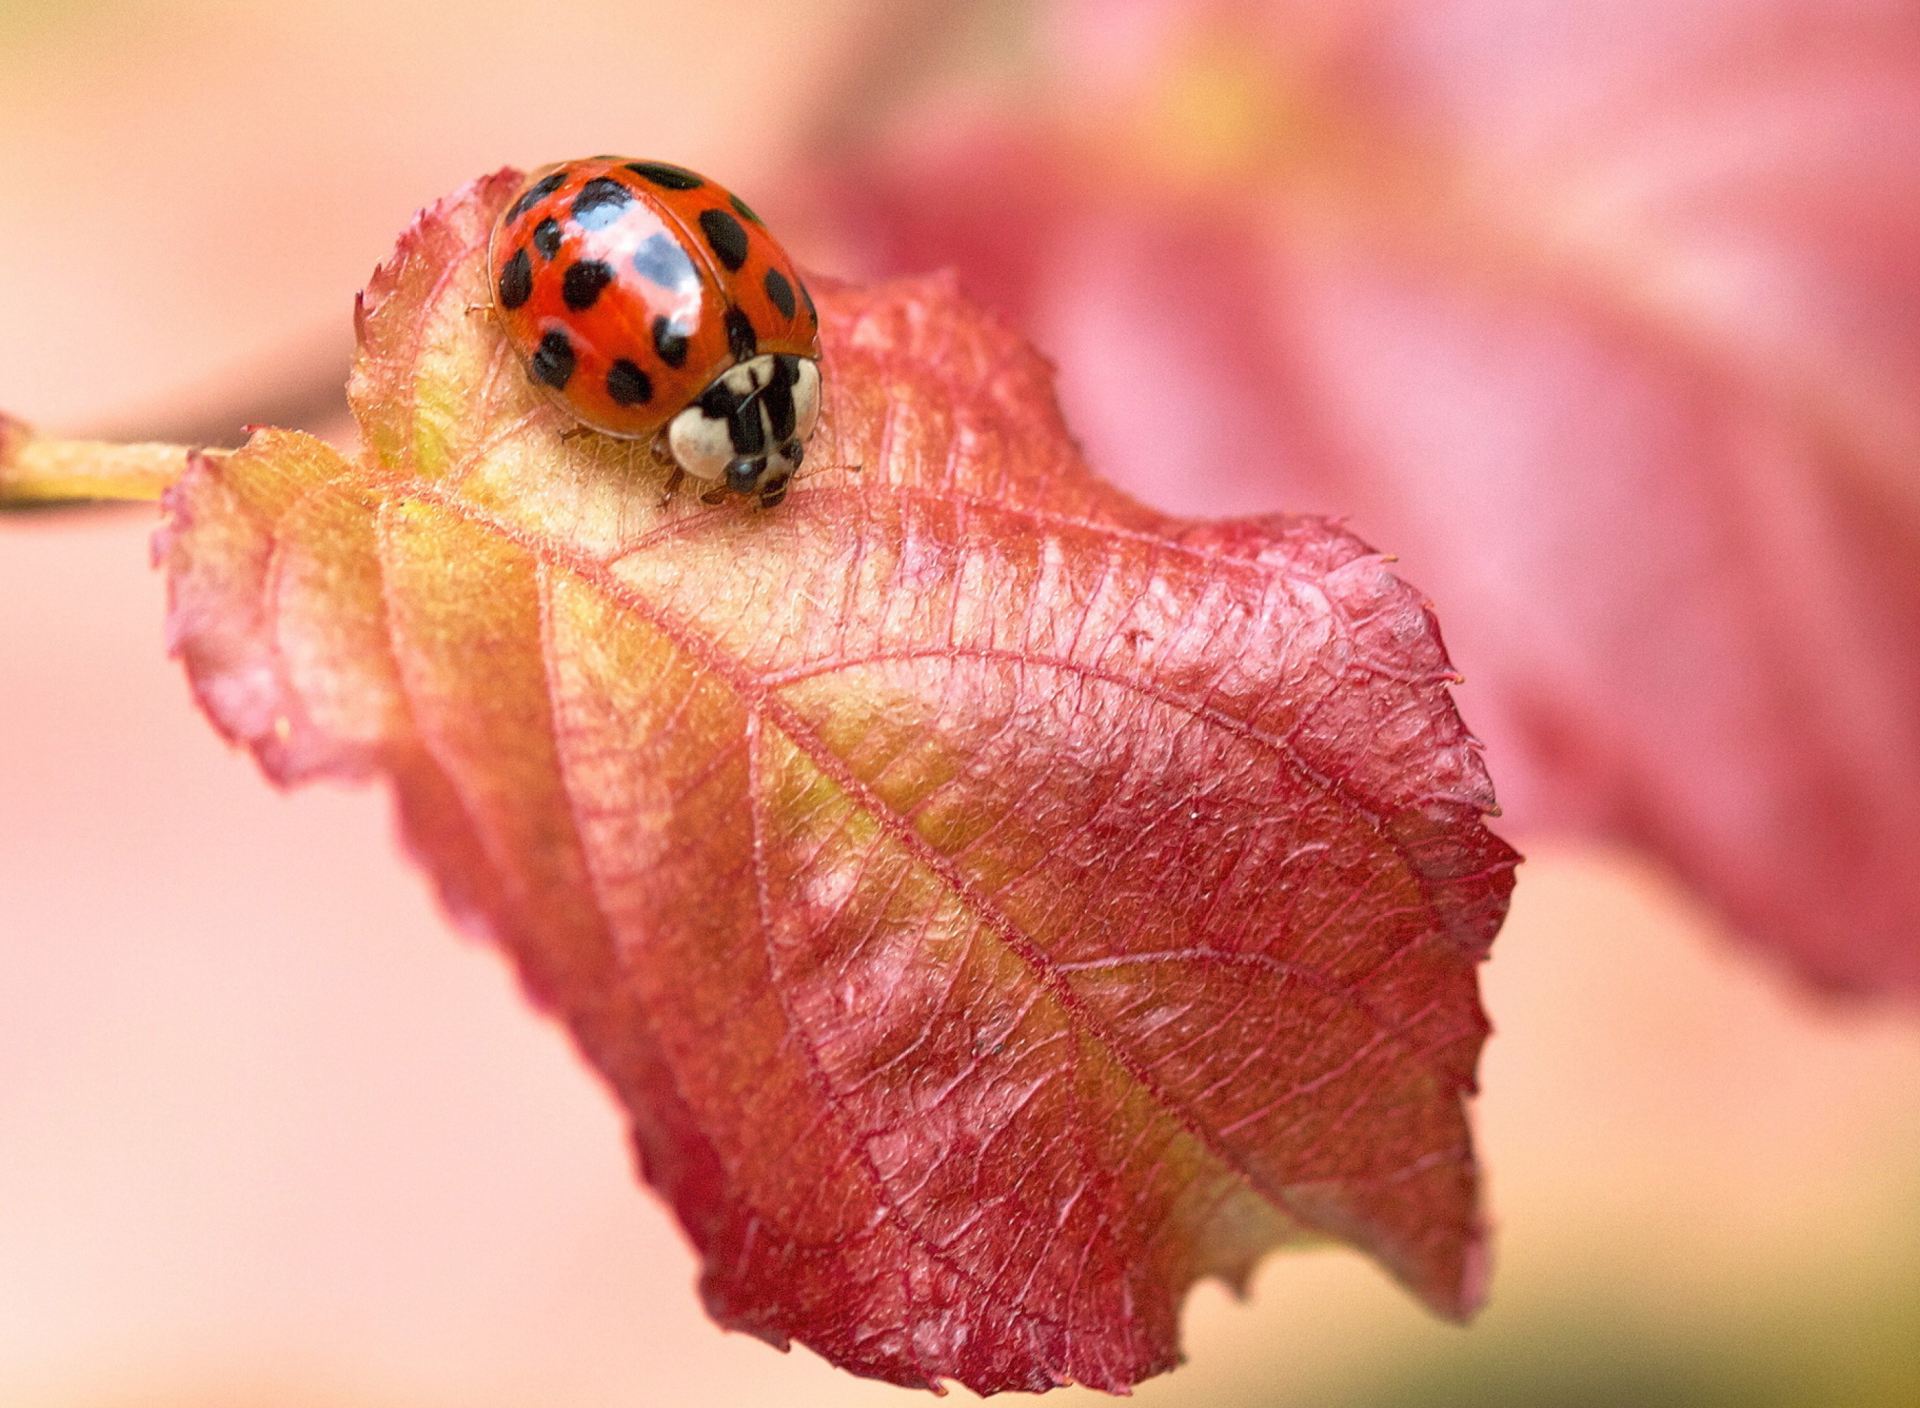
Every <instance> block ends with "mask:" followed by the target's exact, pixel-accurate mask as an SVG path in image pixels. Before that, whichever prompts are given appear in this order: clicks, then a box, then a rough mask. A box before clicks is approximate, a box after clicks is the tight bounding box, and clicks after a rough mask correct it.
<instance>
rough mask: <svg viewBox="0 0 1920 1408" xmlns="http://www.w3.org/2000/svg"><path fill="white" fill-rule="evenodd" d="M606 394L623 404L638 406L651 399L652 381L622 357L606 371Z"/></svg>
mask: <svg viewBox="0 0 1920 1408" xmlns="http://www.w3.org/2000/svg"><path fill="white" fill-rule="evenodd" d="M607 395H609V396H611V397H612V398H613V399H614V400H615V401H617V402H619V403H620V404H621V405H623V406H638V405H641V404H642V403H644V402H647V401H651V400H652V399H653V382H652V380H651V379H650V378H649V377H648V376H647V374H646V373H645V372H643V371H641V370H640V368H638V367H636V366H635V365H634V364H633V363H632V362H629V361H628V360H627V359H626V358H625V357H622V358H621V359H620V360H619V361H617V362H615V363H614V364H613V366H612V368H611V369H610V370H609V371H608V372H607Z"/></svg>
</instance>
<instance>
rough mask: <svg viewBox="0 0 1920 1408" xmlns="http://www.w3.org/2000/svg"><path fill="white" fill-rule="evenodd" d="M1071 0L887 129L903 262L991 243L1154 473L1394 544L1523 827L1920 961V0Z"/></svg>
mask: <svg viewBox="0 0 1920 1408" xmlns="http://www.w3.org/2000/svg"><path fill="white" fill-rule="evenodd" d="M1045 9H1046V15H1045V23H1044V24H1043V25H1042V27H1041V33H1042V35H1043V36H1045V39H1046V41H1047V42H1045V43H1043V44H1040V45H1038V46H1036V51H1037V53H1038V54H1039V56H1040V57H1039V58H1038V59H1037V60H1036V61H1035V63H1034V66H1033V70H1032V71H1031V72H1028V73H1026V74H1024V75H1023V78H1022V83H1021V86H1020V87H1019V88H1018V90H1017V92H1014V93H1012V94H1010V95H1009V96H1007V97H1006V98H1005V99H1004V100H1003V101H1001V102H999V103H998V104H997V105H996V104H995V103H992V102H989V101H986V100H984V99H983V98H982V96H981V94H980V93H979V92H978V91H975V90H974V89H968V90H965V91H961V92H956V91H954V90H952V89H951V88H938V87H936V88H932V89H929V90H925V91H923V92H922V93H921V94H920V95H919V97H918V99H917V100H916V109H915V111H914V113H913V114H912V120H910V121H908V120H895V121H893V122H891V124H890V125H889V126H888V127H887V128H886V129H885V130H886V131H887V132H889V133H893V134H896V135H892V136H889V137H886V138H885V139H882V138H880V137H875V138H874V139H873V140H872V141H870V142H869V143H868V144H867V146H866V148H865V150H864V151H850V150H848V149H846V148H843V149H842V150H843V152H844V153H845V156H844V160H843V165H842V169H841V171H840V173H839V175H840V179H839V181H838V182H837V183H835V184H833V185H832V186H831V187H830V189H831V190H832V192H833V194H834V197H835V199H836V201H837V204H836V205H835V206H833V207H832V209H833V212H834V213H835V214H836V215H837V216H839V217H840V219H841V221H842V223H843V224H844V226H845V227H846V228H847V229H848V230H850V231H852V232H854V233H855V234H857V236H858V237H859V239H860V241H861V242H862V244H863V245H864V247H866V248H868V249H869V250H870V251H872V253H873V256H874V263H873V268H874V269H875V270H876V271H877V272H888V271H899V270H914V269H924V268H933V267H939V266H941V265H952V266H955V267H956V268H957V270H958V273H959V278H960V280H961V283H962V285H963V287H965V288H966V289H967V290H969V291H970V292H971V293H972V294H974V295H975V296H978V297H981V298H982V299H984V300H985V301H986V302H988V303H989V304H990V305H991V306H994V307H997V308H998V309H1000V310H1001V311H1002V312H1003V313H1005V314H1007V315H1009V316H1010V317H1011V318H1013V319H1014V320H1015V321H1016V322H1017V323H1018V324H1020V325H1022V326H1024V327H1025V328H1026V329H1027V330H1028V331H1029V332H1030V333H1031V334H1032V335H1033V336H1034V337H1035V339H1036V340H1037V341H1038V342H1039V343H1040V345H1041V346H1042V347H1043V348H1044V350H1045V351H1046V352H1047V353H1048V354H1049V355H1050V356H1052V357H1054V358H1056V359H1057V360H1058V362H1059V364H1060V368H1061V395H1062V399H1063V402H1064V405H1065V407H1066V411H1067V414H1068V418H1069V420H1070V421H1071V423H1072V424H1073V425H1074V427H1075V430H1076V432H1077V433H1078V434H1079V435H1080V436H1081V437H1082V438H1083V439H1084V441H1085V443H1086V444H1087V446H1088V451H1089V456H1090V458H1091V460H1092V462H1093V463H1094V465H1095V466H1096V467H1098V468H1099V469H1101V470H1102V471H1103V472H1104V473H1107V474H1110V475H1111V476H1112V477H1113V478H1114V479H1115V480H1116V481H1118V482H1119V483H1121V484H1122V485H1125V486H1127V487H1128V488H1130V489H1132V490H1133V491H1135V492H1137V493H1139V494H1141V495H1142V496H1143V497H1145V498H1147V499H1148V500H1150V501H1152V502H1155V503H1157V504H1160V505H1162V506H1165V507H1169V508H1172V509H1175V510H1183V511H1211V512H1221V511H1246V510H1248V509H1256V508H1259V507H1262V506H1267V505H1273V504H1280V503H1284V504H1287V505H1288V506H1290V507H1295V508H1309V509H1321V510H1324V511H1328V512H1337V513H1342V514H1347V515H1350V516H1351V521H1352V523H1353V524H1354V526H1355V528H1356V529H1357V531H1360V532H1362V533H1363V534H1365V535H1366V536H1367V537H1369V538H1371V539H1373V540H1374V541H1379V542H1387V543H1391V544H1393V545H1394V547H1395V550H1396V551H1397V552H1398V553H1400V555H1401V556H1402V558H1403V560H1404V561H1405V563H1406V570H1407V571H1408V572H1409V574H1410V575H1412V576H1413V577H1414V578H1415V579H1416V580H1418V581H1420V582H1421V583H1422V585H1423V586H1425V587H1427V588H1428V589H1429V590H1431V591H1432V592H1433V594H1434V596H1435V598H1436V599H1437V600H1439V601H1442V602H1444V603H1445V604H1446V607H1447V620H1448V625H1449V632H1448V634H1449V642H1450V644H1451V646H1452V647H1453V654H1454V658H1455V659H1456V660H1457V661H1459V663H1460V665H1461V667H1462V671H1463V673H1464V674H1465V675H1466V677H1467V679H1468V680H1469V681H1470V682H1471V686H1472V693H1471V695H1470V696H1469V699H1470V701H1472V704H1473V713H1474V717H1475V723H1476V727H1477V730H1478V731H1479V732H1480V734H1481V736H1482V737H1484V738H1485V739H1486V740H1487V743H1488V756H1489V758H1490V759H1491V760H1492V762H1493V764H1494V767H1495V771H1496V772H1497V773H1498V774H1499V775H1500V776H1501V778H1502V798H1503V801H1504V802H1505V804H1506V810H1507V814H1508V816H1509V817H1510V818H1511V819H1512V825H1513V826H1514V827H1515V828H1516V829H1517V830H1518V831H1519V832H1521V833H1523V834H1536V835H1538V834H1545V833H1554V832H1559V833H1563V834H1564V833H1567V832H1574V833H1578V834H1582V835H1586V836H1592V837H1599V838H1602V839H1605V840H1608V841H1614V842H1625V843H1628V844H1631V845H1634V846H1638V847H1641V848H1643V849H1645V850H1647V851H1650V852H1652V853H1653V854H1655V855H1656V856H1658V857H1660V858H1661V859H1662V860H1663V861H1664V862H1665V863H1666V864H1668V865H1670V866H1671V867H1672V868H1673V869H1675V870H1676V871H1678V872H1679V873H1680V874H1681V875H1682V876H1684V877H1685V878H1686V879H1687V880H1688V881H1690V882H1691V883H1692V884H1693V885H1694V886H1695V887H1697V888H1698V889H1699V891H1700V892H1701V893H1703V894H1704V895H1706V896H1707V897H1709V898H1710V899H1711V901H1712V902H1713V904H1714V905H1715V906H1717V907H1718V908H1719V909H1720V911H1721V912H1722V913H1723V914H1725V915H1726V916H1728V917H1729V918H1730V919H1731V920H1732V921H1733V922H1734V923H1735V925H1736V926H1737V927H1738V928H1739V930H1740V931H1742V932H1743V933H1744V935H1745V936H1746V937H1747V939H1748V940H1750V941H1751V942H1752V943H1754V944H1755V945H1758V946H1760V947H1763V948H1765V949H1766V950H1768V951H1770V952H1772V953H1774V954H1776V955H1778V956H1779V957H1780V958H1782V959H1784V960H1785V961H1786V962H1787V963H1788V964H1789V965H1791V967H1792V968H1793V969H1794V970H1795V971H1796V972H1797V973H1798V974H1799V975H1800V976H1802V977H1803V978H1805V979H1807V980H1808V981H1810V982H1812V983H1814V984H1816V985H1818V986H1820V987H1822V988H1826V989H1832V990H1840V991H1848V992H1856V993H1880V994H1897V995H1903V996H1904V997H1905V998H1906V999H1908V1000H1912V999H1914V998H1916V997H1920V866H1917V865H1915V864H1914V863H1913V860H1912V857H1913V856H1914V854H1915V853H1916V852H1920V573H1917V572H1916V571H1915V568H1914V563H1915V562H1916V561H1920V490H1917V489H1916V485H1917V484H1920V481H1916V479H1915V476H1914V466H1915V465H1916V464H1917V463H1920V296H1917V294H1916V291H1917V290H1920V282H1917V281H1916V280H1915V278H1914V271H1915V269H1916V268H1920V218H1916V213H1917V212H1920V161H1916V159H1915V158H1916V153H1920V27H1916V25H1915V24H1914V20H1913V15H1912V13H1911V10H1910V9H1908V8H1903V7H1897V6H1896V7H1884V6H1883V7H1874V6H1847V5H1841V6H1830V5H1813V4H1808V3H1804V0H1755V2H1754V3H1748V4H1738V5H1722V4H1715V3H1709V0H1681V3H1678V4H1675V3H1672V2H1671V0H1660V3H1651V0H1648V3H1629V4H1625V5H1617V6H1608V7H1606V8H1605V9H1604V10H1596V9H1593V8H1592V7H1583V6H1552V5H1545V6H1540V5H1513V4H1507V3H1494V0H1438V3H1432V4H1422V5H1417V6H1414V5H1403V4H1394V3H1387V0H1359V3H1353V4H1345V5H1339V6H1307V7H1303V6H1299V5H1294V4H1288V3H1280V2H1279V0H1269V3H1265V4H1262V5H1255V6H1247V5H1237V6H1236V5H1227V4H1208V5H1197V6H1196V5H1192V4H1188V3H1184V0H1182V2H1181V3H1171V0H1133V2H1132V3H1130V4H1128V5H1127V6H1125V7H1124V16H1125V18H1124V23H1123V22H1122V20H1121V17H1120V7H1101V6H1092V5H1086V4H1075V3H1068V2H1067V0H1059V3H1055V4H1053V5H1051V6H1048V7H1045ZM976 86H977V85H976ZM897 116H898V115H896V118H897ZM902 132H904V133H907V134H918V135H907V136H901V135H897V134H899V133H902ZM927 134H933V135H931V136H929V135H927ZM822 188H823V189H827V188H829V187H826V186H825V185H823V187H822Z"/></svg>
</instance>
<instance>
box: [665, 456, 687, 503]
mask: <svg viewBox="0 0 1920 1408" xmlns="http://www.w3.org/2000/svg"><path fill="white" fill-rule="evenodd" d="M686 477H687V472H686V471H685V470H684V469H682V468H680V466H679V465H675V466H674V467H673V473H672V474H669V475H668V476H667V488H666V492H665V493H663V494H661V495H660V505H659V506H660V507H661V508H665V507H666V506H667V505H668V504H670V503H672V502H673V496H674V495H675V494H676V493H677V492H679V489H680V485H681V484H682V483H683V482H684V481H685V480H686Z"/></svg>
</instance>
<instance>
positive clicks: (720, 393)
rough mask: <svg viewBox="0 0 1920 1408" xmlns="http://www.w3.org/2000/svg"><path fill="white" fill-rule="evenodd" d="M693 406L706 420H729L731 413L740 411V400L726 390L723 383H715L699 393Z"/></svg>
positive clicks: (731, 416)
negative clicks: (698, 397) (698, 409)
mask: <svg viewBox="0 0 1920 1408" xmlns="http://www.w3.org/2000/svg"><path fill="white" fill-rule="evenodd" d="M694 404H695V405H697V406H698V407H699V408H700V414H701V415H703V416H705V417H706V418H707V419H708V420H731V419H732V418H733V413H734V412H735V411H737V410H739V409H740V398H739V397H738V396H736V395H734V394H733V392H732V391H731V390H729V389H728V387H727V384H726V383H725V382H724V381H716V382H715V383H714V384H713V385H711V386H709V387H708V388H707V389H706V390H705V391H703V392H701V393H700V399H699V400H698V401H696V402H694Z"/></svg>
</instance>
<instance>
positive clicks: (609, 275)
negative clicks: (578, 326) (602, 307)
mask: <svg viewBox="0 0 1920 1408" xmlns="http://www.w3.org/2000/svg"><path fill="white" fill-rule="evenodd" d="M612 282H613V265H611V264H605V263H602V262H601V261H600V260H598V259H582V260H581V261H580V262H579V263H578V264H573V265H569V266H568V268H567V275H566V277H565V278H563V279H562V280H561V281H560V294H561V297H563V298H565V299H566V300H567V307H569V308H571V309H573V311H574V312H576V313H583V312H585V311H586V310H587V309H589V308H591V307H593V305H594V304H595V303H597V302H598V301H599V299H600V290H601V289H603V288H605V287H606V286H607V285H608V284H610V283H612Z"/></svg>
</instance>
